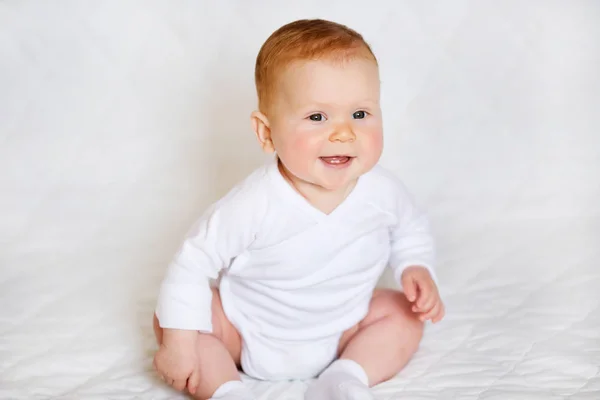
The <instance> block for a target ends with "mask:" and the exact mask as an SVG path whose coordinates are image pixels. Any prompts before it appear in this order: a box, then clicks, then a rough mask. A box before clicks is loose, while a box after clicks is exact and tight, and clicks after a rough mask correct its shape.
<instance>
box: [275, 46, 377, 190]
mask: <svg viewBox="0 0 600 400" xmlns="http://www.w3.org/2000/svg"><path fill="white" fill-rule="evenodd" d="M278 89H279V90H278V93H277V95H276V98H275V99H274V100H275V101H274V104H275V107H274V109H273V114H272V115H271V116H270V122H271V137H272V140H273V145H274V147H275V151H276V152H277V154H278V156H279V158H280V159H281V161H282V163H283V165H284V167H285V168H286V169H287V172H288V173H291V174H292V175H293V176H294V178H295V179H300V180H302V181H304V182H308V183H310V184H313V185H317V186H320V187H323V188H325V189H328V190H336V189H343V188H344V187H346V186H348V185H349V184H352V183H353V182H354V181H355V180H356V179H357V178H358V177H359V176H360V175H362V174H364V173H365V172H367V171H368V170H370V169H371V168H372V167H373V166H374V165H375V164H376V163H377V161H378V160H379V157H380V156H381V152H382V147H383V134H382V121H381V109H380V106H379V72H378V68H377V65H376V64H375V63H374V62H373V61H370V60H366V59H362V58H357V59H354V60H351V61H346V62H343V63H333V62H330V61H309V62H302V63H300V62H298V63H295V64H292V65H291V66H290V67H288V68H287V69H286V71H285V72H284V73H283V74H282V76H281V80H280V83H279V86H278Z"/></svg>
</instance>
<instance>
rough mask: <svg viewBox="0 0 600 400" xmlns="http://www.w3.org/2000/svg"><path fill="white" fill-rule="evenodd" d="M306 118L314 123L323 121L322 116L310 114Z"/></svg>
mask: <svg viewBox="0 0 600 400" xmlns="http://www.w3.org/2000/svg"><path fill="white" fill-rule="evenodd" d="M308 118H310V120H311V121H315V122H321V121H323V120H324V119H325V117H324V116H323V114H319V113H317V114H312V115H310V116H309V117H308Z"/></svg>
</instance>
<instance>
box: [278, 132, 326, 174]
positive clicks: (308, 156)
mask: <svg viewBox="0 0 600 400" xmlns="http://www.w3.org/2000/svg"><path fill="white" fill-rule="evenodd" d="M280 147H281V148H280V149H279V155H280V156H281V157H282V158H283V159H285V161H286V164H287V167H288V168H289V169H291V170H293V171H292V172H295V173H297V174H299V175H304V174H306V173H307V171H308V170H309V168H310V167H311V165H312V164H314V161H315V160H316V159H317V158H318V157H319V155H320V154H319V151H320V148H321V143H320V140H319V138H318V137H317V136H316V135H311V134H302V132H294V133H291V134H289V135H287V136H286V137H285V140H284V141H283V142H282V143H281V146H280Z"/></svg>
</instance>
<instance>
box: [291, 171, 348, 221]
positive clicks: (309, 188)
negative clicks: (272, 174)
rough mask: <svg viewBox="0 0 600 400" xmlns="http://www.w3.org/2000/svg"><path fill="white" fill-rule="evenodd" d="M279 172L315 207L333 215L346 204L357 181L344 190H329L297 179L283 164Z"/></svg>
mask: <svg viewBox="0 0 600 400" xmlns="http://www.w3.org/2000/svg"><path fill="white" fill-rule="evenodd" d="M279 171H280V173H281V175H283V177H284V178H285V180H286V181H287V182H288V183H289V184H290V185H291V186H292V187H293V188H294V190H296V192H298V193H299V194H300V195H301V196H302V197H304V198H305V199H306V200H307V201H308V202H309V203H310V204H311V205H312V206H313V207H315V208H316V209H318V210H319V211H321V212H323V213H325V214H331V213H332V212H333V210H335V209H336V208H337V207H338V206H339V205H340V204H342V203H343V202H344V200H345V199H346V197H348V195H349V194H350V193H351V192H352V190H353V189H354V187H355V186H356V180H354V181H352V182H350V183H349V184H348V185H346V186H345V187H343V188H339V189H336V190H328V189H325V188H322V187H320V186H316V185H313V184H311V183H308V182H304V181H301V180H299V179H297V178H295V177H294V176H293V175H292V174H291V173H289V172H288V171H286V170H285V168H284V167H283V165H282V164H281V163H279Z"/></svg>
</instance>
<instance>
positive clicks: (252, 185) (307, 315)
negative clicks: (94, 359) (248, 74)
mask: <svg viewBox="0 0 600 400" xmlns="http://www.w3.org/2000/svg"><path fill="white" fill-rule="evenodd" d="M255 79H256V87H257V92H258V100H259V107H258V111H255V112H254V113H252V116H251V121H252V127H253V129H254V132H255V133H256V137H257V138H258V142H259V144H260V146H261V147H262V149H263V150H264V151H265V152H267V153H273V154H274V157H273V161H272V162H270V163H266V165H264V166H262V167H261V168H258V169H257V170H256V171H254V172H253V173H251V174H250V175H249V176H248V177H247V178H246V179H245V180H243V181H242V182H241V183H239V184H238V185H237V186H236V187H235V188H234V189H232V190H231V191H230V192H229V193H228V194H227V195H226V196H225V197H223V198H222V199H220V200H219V201H218V202H216V203H215V204H213V205H212V206H211V207H210V208H209V209H208V210H207V211H206V212H205V213H204V215H203V216H202V218H200V219H199V220H198V222H197V223H196V224H195V225H194V227H193V229H192V230H191V232H190V233H189V235H188V237H187V238H186V240H185V241H184V242H183V244H182V246H181V248H180V250H179V251H178V253H177V255H176V257H175V258H174V260H173V261H172V262H171V264H170V265H169V267H168V270H167V272H166V276H165V278H164V280H163V282H162V285H161V287H160V292H159V296H158V304H157V307H156V314H155V318H154V330H155V333H156V337H157V340H158V343H159V349H158V351H157V353H156V355H155V358H154V367H155V368H156V370H157V371H158V373H159V375H160V376H161V377H162V378H163V379H164V380H165V381H166V382H167V383H168V384H170V385H171V386H173V387H174V388H175V389H177V390H184V389H187V390H188V391H189V392H190V393H191V394H192V395H194V396H195V397H196V398H200V399H207V398H211V399H215V400H216V399H220V400H225V399H242V400H249V399H254V397H253V395H252V393H251V391H250V390H249V389H248V388H247V387H245V386H244V384H243V383H242V382H241V380H240V374H239V372H238V371H239V369H241V370H242V371H243V372H244V373H245V374H247V375H248V376H250V377H253V378H256V379H261V380H285V379H289V380H292V379H310V378H313V377H315V378H317V379H315V380H313V381H312V382H311V384H310V386H309V387H308V390H307V392H306V394H305V398H306V399H307V400H336V399H340V400H341V399H372V398H373V397H372V395H371V394H370V389H369V387H371V386H373V385H376V384H378V383H380V382H383V381H385V380H388V379H390V378H391V377H393V376H394V375H395V374H397V373H398V372H399V371H400V370H401V369H402V368H403V367H404V366H405V365H406V363H407V362H408V361H409V359H410V358H411V356H412V355H413V354H414V353H415V351H416V350H417V347H418V345H419V342H420V340H421V336H422V333H423V324H424V322H425V321H426V320H431V321H432V322H437V321H439V320H440V319H442V317H443V315H444V306H443V304H442V301H441V299H440V295H439V293H438V288H437V286H436V278H435V275H434V272H433V270H432V264H433V260H434V244H433V240H432V237H431V234H430V232H429V231H428V227H427V221H426V218H425V216H424V215H423V214H421V213H419V211H418V210H417V208H416V207H415V205H414V204H413V202H412V200H411V198H410V196H409V194H408V193H407V191H406V189H405V187H404V186H403V185H402V183H401V182H400V181H398V180H397V179H396V178H395V177H394V176H393V175H392V174H391V173H390V172H388V171H386V170H385V169H384V168H383V167H381V166H378V165H377V163H378V160H379V158H380V155H381V152H382V147H383V134H382V116H381V110H380V105H379V97H380V96H379V91H380V82H379V72H378V64H377V60H376V58H375V56H374V55H373V53H372V51H371V49H370V47H369V46H368V44H367V43H366V42H365V41H364V40H363V38H362V36H361V35H360V34H358V33H357V32H355V31H353V30H351V29H349V28H348V27H346V26H343V25H340V24H337V23H333V22H329V21H324V20H300V21H295V22H292V23H290V24H287V25H285V26H283V27H281V28H279V29H278V30H277V31H275V32H274V33H273V34H272V35H271V36H270V37H269V38H268V40H267V41H266V42H265V43H264V44H263V46H262V48H261V50H260V52H259V54H258V57H257V61H256V70H255ZM386 267H389V268H391V269H392V271H393V274H394V277H395V279H396V280H397V282H398V283H399V284H400V286H401V287H402V291H397V290H392V289H387V290H384V289H377V288H376V285H377V283H378V280H379V278H380V277H381V274H382V273H383V271H384V269H385V268H386ZM214 283H216V284H214Z"/></svg>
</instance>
